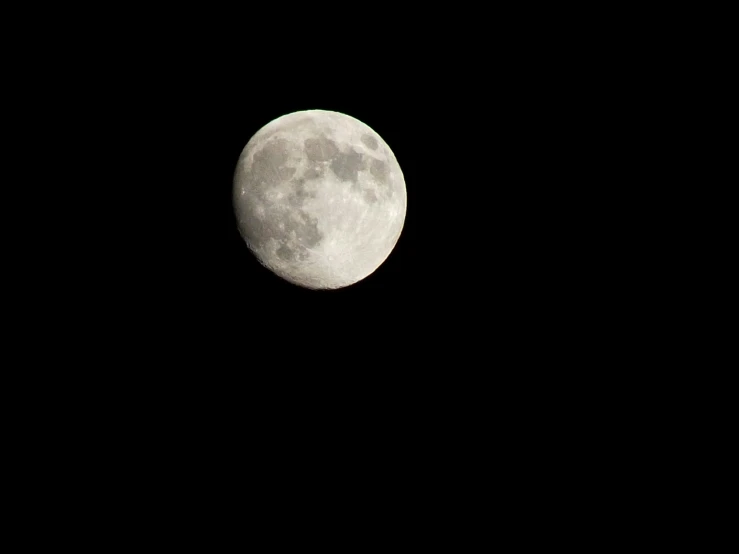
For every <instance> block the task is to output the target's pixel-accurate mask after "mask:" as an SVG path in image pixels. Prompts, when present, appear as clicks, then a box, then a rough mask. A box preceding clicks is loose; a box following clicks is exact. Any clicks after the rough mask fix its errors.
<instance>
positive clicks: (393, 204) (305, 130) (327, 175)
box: [233, 110, 407, 289]
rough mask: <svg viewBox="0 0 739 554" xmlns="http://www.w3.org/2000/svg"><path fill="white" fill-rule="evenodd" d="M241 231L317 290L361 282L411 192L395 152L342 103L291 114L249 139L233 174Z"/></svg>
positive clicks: (260, 255) (389, 240)
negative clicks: (333, 109)
mask: <svg viewBox="0 0 739 554" xmlns="http://www.w3.org/2000/svg"><path fill="white" fill-rule="evenodd" d="M233 201H234V209H235V212H236V218H237V221H238V225H239V232H240V233H241V236H242V237H243V238H244V240H245V241H246V244H247V245H248V247H249V249H250V250H251V251H252V252H253V253H254V255H255V256H256V257H257V259H258V260H259V262H260V263H261V264H262V265H263V266H265V267H267V268H268V269H270V270H271V271H272V272H274V273H275V274H277V275H278V276H280V277H282V278H283V279H285V280H287V281H289V282H291V283H293V284H295V285H299V286H302V287H306V288H311V289H337V288H341V287H346V286H349V285H352V284H354V283H356V282H358V281H361V280H362V279H364V278H365V277H367V276H368V275H370V274H371V273H372V272H374V271H375V270H376V269H377V268H378V267H380V265H382V263H383V262H384V261H385V260H386V259H387V257H388V256H389V255H390V252H391V251H392V250H393V248H394V247H395V244H396V243H397V241H398V238H399V237H400V233H401V231H402V229H403V222H404V221H405V212H406V203H407V195H406V189H405V181H404V179H403V173H402V172H401V170H400V166H399V165H398V161H397V160H396V159H395V155H394V154H393V153H392V151H391V150H390V147H389V146H388V145H387V144H386V143H385V141H384V140H382V138H381V137H380V136H379V135H378V134H377V133H375V132H374V131H373V130H372V129H370V128H369V127H368V126H367V125H365V124H364V123H362V122H361V121H358V120H357V119H354V118H353V117H350V116H348V115H344V114H341V113H337V112H330V111H324V110H308V111H301V112H295V113H291V114H288V115H284V116H282V117H279V118H277V119H275V120H274V121H272V122H270V123H268V124H267V125H265V126H264V127H262V128H261V129H260V130H259V131H258V132H257V133H256V134H255V135H254V136H253V137H252V138H251V140H249V142H248V143H247V145H246V147H245V148H244V150H243V151H242V153H241V156H240V157H239V161H238V164H237V167H236V172H235V175H234V190H233Z"/></svg>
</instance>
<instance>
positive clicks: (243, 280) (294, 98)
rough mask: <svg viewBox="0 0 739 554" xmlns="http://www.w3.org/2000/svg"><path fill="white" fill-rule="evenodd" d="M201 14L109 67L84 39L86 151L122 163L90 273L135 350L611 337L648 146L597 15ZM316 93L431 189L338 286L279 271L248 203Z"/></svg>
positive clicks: (407, 351) (434, 351) (406, 356)
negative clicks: (243, 187)
mask: <svg viewBox="0 0 739 554" xmlns="http://www.w3.org/2000/svg"><path fill="white" fill-rule="evenodd" d="M180 17H182V19H181V20H180V19H177V18H175V19H172V20H167V22H166V31H167V32H166V33H163V32H162V28H163V27H162V25H164V24H165V23H163V20H161V19H156V20H154V19H153V20H152V22H147V21H139V22H138V23H137V26H136V33H133V32H131V33H129V34H124V35H123V36H121V35H115V38H113V39H111V38H108V39H107V40H108V41H109V42H112V46H111V47H110V50H109V51H106V52H105V57H104V58H103V60H104V61H105V63H102V62H101V61H99V59H97V58H96V57H95V56H94V54H91V53H90V51H89V44H83V45H82V46H84V48H85V56H87V57H88V58H89V63H88V65H85V66H84V69H83V70H82V72H83V73H84V74H85V76H86V77H87V78H88V82H89V83H91V85H90V86H88V87H86V88H85V89H84V93H83V94H82V95H81V99H82V101H83V104H84V103H85V102H87V105H86V106H85V107H86V110H87V112H88V113H89V111H90V108H91V107H92V111H93V112H94V114H93V117H92V119H93V123H92V126H91V131H90V132H89V133H88V134H87V137H86V140H87V141H88V142H87V143H86V144H89V145H90V146H89V148H90V150H89V152H86V153H85V156H87V158H88V159H91V158H98V159H100V160H102V161H101V164H100V168H99V170H98V173H97V176H99V177H101V179H100V185H99V186H98V187H97V189H96V194H99V195H100V197H99V204H100V205H101V206H102V208H100V209H96V210H89V212H88V213H89V214H90V215H92V217H93V218H96V219H98V220H99V221H98V225H96V229H97V231H96V232H95V233H89V232H85V235H86V238H87V242H86V244H87V243H88V242H89V243H90V244H91V245H92V249H91V250H90V251H89V252H86V253H85V256H86V258H87V262H88V263H91V271H89V272H88V273H87V274H86V277H85V278H84V280H83V283H82V286H83V288H84V289H85V290H87V291H88V294H89V291H91V290H92V291H95V294H94V298H95V299H96V300H95V301H94V302H93V304H94V310H95V313H96V314H97V317H99V318H101V319H102V320H105V321H106V322H110V321H112V322H115V325H116V326H118V325H119V326H124V327H125V328H126V329H127V331H126V334H125V335H124V336H129V337H131V339H130V340H131V344H132V345H135V346H132V347H131V348H127V349H124V353H125V352H133V353H135V354H134V357H136V356H139V355H142V354H143V353H146V356H149V357H152V358H153V359H154V358H156V359H161V360H163V361H166V360H167V359H168V358H171V359H172V361H173V363H180V361H182V362H183V363H184V362H185V361H188V363H189V362H191V361H194V360H197V361H200V362H202V363H208V364H212V363H220V362H224V363H227V364H233V365H235V366H240V365H244V366H245V365H248V364H249V363H251V360H253V359H255V358H253V357H252V354H251V353H252V352H253V353H254V354H255V356H256V359H259V360H260V362H259V363H262V364H276V365H285V366H286V367H293V365H292V364H293V363H294V362H295V363H297V364H298V365H301V366H302V365H303V364H305V365H306V366H308V365H311V364H314V363H317V364H319V366H320V365H323V364H325V365H326V367H327V368H328V367H332V368H333V367H336V368H342V367H343V371H346V370H347V368H348V367H356V366H357V365H359V364H364V363H365V361H366V362H367V363H368V364H370V365H371V363H370V361H371V360H374V361H376V362H377V363H378V364H379V365H380V366H381V367H383V368H384V367H387V368H388V370H390V367H394V365H395V363H396V360H397V361H401V360H402V363H404V364H408V365H412V366H414V367H416V366H419V367H429V366H430V365H434V367H446V368H451V367H455V368H465V369H471V368H474V367H483V366H486V365H488V364H491V363H497V362H504V361H505V362H506V363H508V362H513V363H517V364H518V363H528V362H527V361H526V360H529V359H530V360H531V361H532V362H534V361H535V360H538V361H541V360H546V359H551V358H552V356H556V352H557V351H559V350H560V349H564V350H567V351H568V352H570V354H573V355H575V356H585V357H587V349H586V348H580V347H578V346H576V344H578V343H580V344H583V343H587V342H592V341H593V340H595V339H598V337H595V336H594V334H597V333H598V332H599V331H598V329H600V324H601V323H602V322H603V321H605V320H608V319H609V317H610V316H609V313H610V310H612V309H613V308H614V305H616V304H618V302H619V300H618V298H619V297H620V295H623V290H624V289H625V284H624V283H626V284H627V283H628V281H629V279H631V278H632V277H631V276H630V275H628V274H623V269H622V268H620V267H619V264H618V262H617V260H618V257H619V256H620V255H622V253H621V252H619V251H618V247H617V246H616V241H615V240H614V239H618V235H619V233H621V236H622V237H623V234H624V232H625V231H624V228H625V227H627V226H628V221H626V219H627V218H628V216H627V217H626V218H625V219H624V220H622V221H620V222H619V225H620V226H621V227H620V228H619V227H614V226H613V225H611V224H610V222H612V221H613V217H614V215H615V214H616V212H617V211H618V209H617V207H616V206H618V204H619V202H621V201H622V200H621V198H622V197H625V196H627V195H628V194H629V190H628V183H626V186H624V184H623V179H622V175H621V172H622V171H623V170H622V168H621V164H620V162H619V158H620V157H625V156H633V155H634V154H635V153H636V154H638V152H634V151H633V149H631V146H630V145H629V144H628V143H619V142H618V138H617V137H618V136H619V132H620V130H622V128H623V126H624V120H625V119H627V118H628V109H627V108H626V106H628V102H629V100H628V98H629V96H630V95H631V94H634V92H633V91H631V90H629V88H628V86H626V85H624V83H623V82H620V81H619V80H618V79H617V78H616V71H617V67H616V65H615V64H616V62H615V61H614V53H613V51H611V50H610V49H609V47H608V45H606V44H603V45H600V46H599V45H597V42H596V41H597V36H598V34H599V33H600V32H601V30H602V29H601V28H600V27H598V25H595V26H591V27H590V28H588V29H581V30H580V31H579V32H578V33H574V34H573V33H572V32H571V30H569V31H568V30H566V29H564V28H561V29H560V28H557V27H556V26H552V25H550V22H549V21H548V20H547V18H546V17H545V16H544V15H543V14H539V15H537V16H536V17H532V15H531V14H527V15H525V16H524V15H521V14H517V15H516V14H500V17H499V18H497V19H493V20H489V21H483V22H482V23H479V22H478V23H476V24H474V25H473V23H472V20H473V19H474V17H467V16H465V17H464V18H462V19H461V20H455V19H452V20H450V21H449V22H446V23H444V24H442V22H441V21H440V19H439V17H440V16H437V17H435V18H433V19H432V20H428V21H426V23H422V22H421V21H416V22H414V23H413V24H411V23H408V22H398V23H397V24H392V23H383V24H382V25H379V24H378V23H377V22H375V21H374V20H372V19H371V18H370V19H367V18H365V19H361V18H360V23H358V26H357V28H356V29H354V30H352V31H351V32H350V31H349V30H347V28H346V27H342V26H340V25H339V26H337V25H338V23H336V22H335V20H334V19H333V18H329V19H328V20H326V21H325V22H320V23H319V22H317V21H316V20H315V18H313V19H310V18H309V19H308V20H306V21H307V22H306V21H303V17H302V16H300V15H297V14H291V15H290V17H289V21H287V22H284V23H283V20H280V21H281V23H280V25H275V24H274V23H270V22H269V20H267V21H265V20H259V21H255V20H253V19H249V18H246V17H245V15H243V14H237V13H233V14H230V15H229V14H225V13H222V14H211V13H209V14H207V15H205V14H199V13H194V12H193V13H190V14H185V15H181V16H180ZM561 17H565V16H561ZM442 19H443V18H442ZM565 19H566V17H565ZM154 21H156V22H154ZM409 25H410V27H409ZM329 29H333V30H332V31H329ZM338 29H343V30H341V31H338ZM101 34H104V33H101ZM82 46H81V47H80V48H81V50H82ZM603 68H608V71H604V70H603ZM305 109H325V110H333V111H338V112H343V113H346V114H348V115H351V116H353V117H355V118H357V119H359V120H361V121H363V122H364V123H366V124H367V125H369V126H370V127H372V128H373V129H374V130H375V131H377V132H378V133H379V134H380V135H381V136H382V137H383V138H384V140H385V141H386V142H387V143H388V144H389V146H390V147H391V148H392V150H393V152H394V153H395V155H396V157H397V159H398V161H399V163H400V166H401V168H402V170H403V173H404V176H405V181H406V186H407V190H408V210H407V216H406V221H405V227H404V230H403V233H402V235H401V237H400V240H399V242H398V244H397V246H396V248H395V249H394V251H393V252H392V254H391V255H390V257H389V258H388V259H387V261H386V262H385V263H384V264H383V265H382V266H381V267H380V268H379V269H378V270H377V271H376V272H375V273H373V274H372V275H371V276H369V277H367V278H366V279H365V280H363V281H361V282H359V283H357V284H355V285H353V286H351V287H348V288H345V289H341V290H337V291H310V290H306V289H301V288H299V287H296V286H294V285H291V284H289V283H287V282H285V281H283V280H281V279H280V278H278V277H276V276H275V275H273V274H271V273H270V272H269V271H268V270H266V269H264V268H262V267H261V266H260V265H259V263H258V262H257V260H256V259H255V258H254V257H253V256H252V255H251V253H250V252H249V251H248V249H247V248H246V245H245V243H244V242H243V241H242V240H241V238H240V237H239V234H238V231H237V228H236V222H235V218H234V214H233V209H232V204H231V188H232V179H233V172H234V168H235V165H236V161H237V159H238V156H239V154H240V152H241V150H242V149H243V147H244V146H245V145H246V143H247V142H248V140H249V139H250V138H251V136H252V135H253V134H254V133H255V132H256V131H257V130H259V128H261V127H262V126H263V125H265V124H267V123H269V122H270V121H272V120H273V119H275V118H277V117H279V116H281V115H284V114H286V113H290V112H293V111H297V110H305ZM630 149H631V150H630ZM98 150H99V151H100V152H101V153H100V154H99V155H96V156H93V155H92V152H98ZM96 167H97V166H96ZM619 181H620V182H621V186H620V187H619V186H617V185H618V184H619ZM103 183H109V184H103ZM616 275H618V279H620V280H621V282H620V284H619V283H616V282H615V281H614V278H615V276H616ZM103 283H104V284H103ZM116 336H121V335H116ZM586 337H587V338H586ZM111 340H112V342H113V343H115V342H116V340H117V339H111ZM572 341H575V343H574V344H573V342H572ZM246 360H250V362H247V361H246ZM337 370H338V369H337Z"/></svg>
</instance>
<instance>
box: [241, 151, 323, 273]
mask: <svg viewBox="0 0 739 554" xmlns="http://www.w3.org/2000/svg"><path fill="white" fill-rule="evenodd" d="M287 147H288V143H287V141H285V140H283V139H274V140H270V141H268V142H267V143H266V144H265V145H264V146H263V147H262V149H261V150H259V151H258V152H256V153H255V154H254V157H253V161H252V164H251V167H249V169H248V170H246V173H244V171H245V170H244V169H240V173H241V174H240V176H239V181H240V182H243V183H244V186H245V188H246V196H244V197H238V198H237V203H236V205H237V212H238V214H237V215H238V216H239V220H240V222H241V223H242V225H243V227H244V232H245V238H246V239H247V241H248V242H249V245H250V247H251V248H253V249H255V250H261V249H262V248H264V247H265V246H266V245H267V244H268V242H269V240H270V239H275V240H276V241H277V242H278V243H280V246H279V248H278V249H277V255H278V256H279V257H280V259H282V260H285V261H296V260H305V259H307V258H308V252H307V251H306V250H305V247H308V248H314V247H315V246H317V245H318V243H320V242H321V239H322V238H323V235H322V234H321V232H320V231H319V229H318V220H317V219H316V218H315V217H312V216H311V215H309V214H307V213H306V212H304V211H303V210H302V209H301V207H302V205H303V202H304V200H305V199H306V198H309V197H312V196H315V195H314V194H313V193H310V192H309V191H307V190H305V188H304V184H303V183H302V182H299V183H298V185H297V187H296V190H295V192H294V193H293V195H291V196H290V197H289V198H288V202H289V203H290V205H291V206H292V207H293V208H296V209H297V212H296V214H297V216H298V217H297V220H296V219H295V218H292V217H290V211H288V210H286V209H284V208H282V207H280V206H275V205H273V204H270V202H269V201H268V199H267V191H268V190H269V189H270V188H272V187H274V186H276V185H278V184H280V183H283V182H285V181H286V180H288V179H290V178H291V177H292V176H293V175H294V174H295V171H296V168H294V167H290V166H288V165H287V162H288V160H289V153H288V148H287ZM260 204H261V205H262V206H263V207H264V210H265V213H264V215H263V217H262V218H260V217H259V215H258V213H257V206H258V205H260ZM280 225H282V227H280ZM298 238H301V239H302V240H301V241H300V242H299V243H298V244H299V246H297V247H290V246H288V244H287V243H288V241H290V239H295V240H294V241H293V242H295V243H297V239H298Z"/></svg>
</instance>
